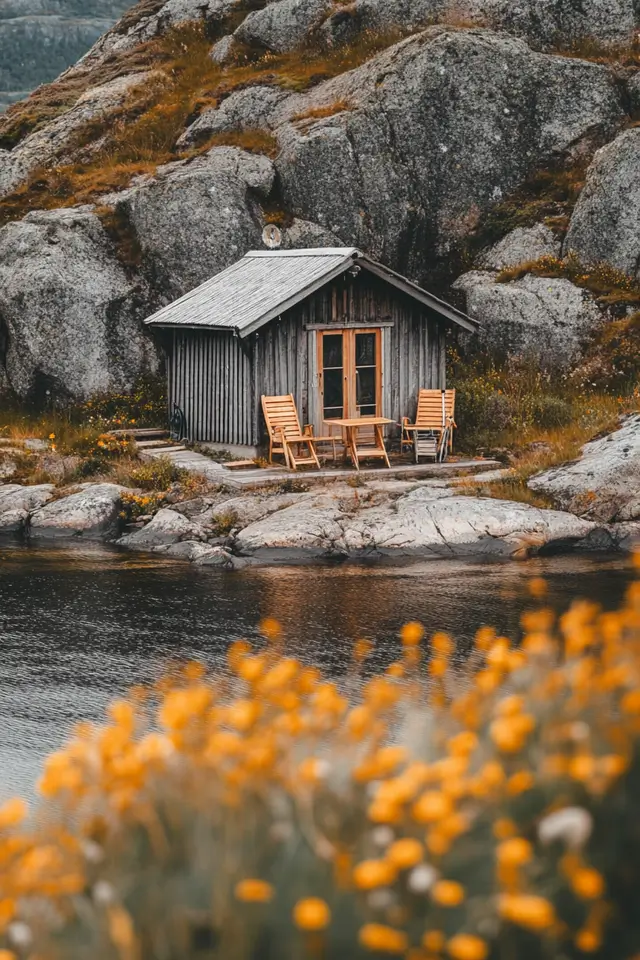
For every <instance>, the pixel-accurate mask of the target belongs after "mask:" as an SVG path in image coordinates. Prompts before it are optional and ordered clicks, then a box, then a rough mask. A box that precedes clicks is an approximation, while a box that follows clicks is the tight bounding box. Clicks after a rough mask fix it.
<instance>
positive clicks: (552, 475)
mask: <svg viewBox="0 0 640 960" xmlns="http://www.w3.org/2000/svg"><path fill="white" fill-rule="evenodd" d="M529 486H530V487H531V489H532V490H536V491H540V492H542V493H546V494H548V495H549V496H551V497H553V498H554V499H555V500H556V501H557V502H558V503H559V504H560V505H561V506H562V507H563V508H564V509H568V510H571V511H573V512H574V513H578V514H581V515H582V516H585V517H588V518H590V519H596V520H600V521H606V522H614V521H615V522H624V521H633V520H640V416H632V417H628V418H627V419H626V420H625V421H624V422H623V424H622V425H621V427H620V429H619V430H616V431H615V432H614V433H610V434H609V435H608V436H606V437H602V438H601V439H599V440H594V441H592V442H591V443H588V444H586V446H584V447H583V449H582V455H581V457H580V459H579V460H576V461H575V463H570V464H563V465H562V466H560V467H555V468H554V469H552V470H548V471H546V472H545V473H542V474H539V475H538V476H536V477H533V478H532V479H531V480H530V481H529Z"/></svg>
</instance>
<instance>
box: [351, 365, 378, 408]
mask: <svg viewBox="0 0 640 960" xmlns="http://www.w3.org/2000/svg"><path fill="white" fill-rule="evenodd" d="M375 402H376V368H375V367H361V369H360V370H358V373H357V375H356V403H357V404H358V406H359V407H360V406H362V405H363V404H367V405H368V404H375Z"/></svg>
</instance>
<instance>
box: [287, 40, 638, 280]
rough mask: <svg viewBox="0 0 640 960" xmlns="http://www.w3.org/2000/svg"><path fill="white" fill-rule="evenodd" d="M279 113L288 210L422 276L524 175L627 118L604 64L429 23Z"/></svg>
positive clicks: (610, 131) (602, 136)
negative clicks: (321, 114) (317, 115)
mask: <svg viewBox="0 0 640 960" xmlns="http://www.w3.org/2000/svg"><path fill="white" fill-rule="evenodd" d="M344 104H346V105H347V107H346V108H345V107H344V106H343V105H344ZM334 105H336V112H335V115H332V116H328V117H325V118H322V119H318V120H316V121H315V122H312V121H304V122H302V121H299V120H297V119H296V118H300V117H301V116H302V117H305V116H307V117H309V116H311V117H313V111H317V110H320V109H322V108H324V109H325V110H328V111H329V112H331V108H332V107H333V106H334ZM288 109H289V122H288V123H285V122H284V120H285V119H286V117H285V116H284V114H285V110H284V109H283V108H279V110H278V116H279V117H282V121H281V122H280V125H279V126H278V127H277V134H278V138H279V141H280V146H281V152H280V154H279V155H278V157H277V158H276V160H275V165H276V169H277V172H278V175H279V179H280V184H281V190H282V195H283V199H284V203H285V206H286V208H287V209H288V210H290V211H291V212H292V213H293V214H294V215H295V216H297V217H299V218H300V219H305V220H309V221H311V222H314V223H318V224H320V225H322V226H323V227H325V228H326V229H328V230H330V231H331V232H332V233H335V234H337V235H338V236H340V237H342V239H343V241H344V242H346V243H349V244H354V245H357V246H360V247H364V248H365V249H367V250H369V251H370V252H371V253H373V254H374V255H375V256H377V257H378V258H380V259H381V260H383V261H385V262H387V263H389V264H391V265H393V266H396V267H398V268H400V269H402V270H404V271H405V272H406V273H408V274H409V275H411V276H415V277H416V278H418V279H422V280H423V281H424V280H426V277H425V276H423V271H424V265H425V261H426V260H428V259H431V258H433V257H438V256H440V257H444V256H446V255H447V254H448V253H449V252H450V251H451V250H452V249H453V248H455V247H456V246H457V245H458V244H460V243H461V241H463V240H464V239H465V238H466V237H467V236H468V235H469V233H470V232H471V231H472V230H474V229H475V228H476V227H477V225H478V223H479V222H480V220H481V218H482V216H483V214H484V213H486V211H488V210H489V209H490V208H491V207H492V206H493V205H495V204H496V203H497V202H498V201H499V200H501V199H502V198H503V197H504V196H505V195H506V194H507V193H508V192H509V191H511V190H513V189H514V188H515V186H516V185H517V184H518V183H520V182H522V180H523V179H524V178H525V177H526V175H527V173H528V172H529V171H531V170H532V169H534V168H536V167H538V166H540V165H541V164H544V163H546V162H548V161H550V160H551V159H552V158H553V157H557V156H559V155H563V154H571V153H572V152H575V151H578V152H579V151H580V150H583V149H586V148H587V145H592V144H593V143H598V142H600V143H601V142H603V141H604V140H606V139H607V138H608V137H610V136H611V135H612V134H613V133H615V131H616V129H617V128H618V126H619V124H620V123H621V121H622V118H623V112H622V107H621V102H620V99H619V93H618V91H617V89H616V87H615V84H614V83H613V79H612V76H611V74H610V72H609V71H608V69H607V68H605V67H601V66H598V65H595V64H589V63H585V62H583V61H580V60H570V59H563V58H561V57H552V56H547V55H543V54H539V53H534V52H533V51H532V50H531V49H530V48H529V47H527V46H526V44H524V43H523V42H521V41H519V40H515V39H512V38H509V37H506V36H504V35H496V34H492V33H490V32H488V31H482V30H465V31H456V30H447V29H442V28H435V27H434V28H432V29H429V30H426V31H425V32H424V33H422V34H419V35H417V36H415V37H412V38H410V39H408V40H406V41H403V42H401V43H399V44H396V45H395V46H393V47H392V48H391V49H389V50H387V51H385V52H384V53H381V54H379V55H378V56H377V57H375V58H373V59H372V60H370V61H369V62H367V63H366V64H364V65H363V66H362V67H359V68H358V69H356V70H353V71H351V72H350V73H347V74H344V75H342V76H339V77H337V78H335V79H334V80H330V81H328V82H326V83H324V84H321V85H320V86H318V87H317V88H315V89H314V90H312V91H311V92H310V93H309V94H308V95H306V96H305V97H295V98H293V99H292V101H291V105H290V107H289V108H288ZM589 148H590V147H589Z"/></svg>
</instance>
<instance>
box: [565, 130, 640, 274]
mask: <svg viewBox="0 0 640 960" xmlns="http://www.w3.org/2000/svg"><path fill="white" fill-rule="evenodd" d="M565 250H566V251H567V252H571V251H573V252H574V253H575V254H576V255H577V256H578V258H579V259H580V260H581V261H582V262H583V263H585V264H595V263H599V262H601V261H606V262H607V263H610V264H611V265H612V266H614V267H616V268H617V269H618V270H621V271H622V272H623V273H626V274H629V275H630V276H635V277H637V278H640V128H638V127H635V128H632V129H630V130H625V131H624V133H621V134H620V136H619V137H617V138H616V139H615V140H614V141H613V142H612V143H609V144H607V146H606V147H603V148H602V149H601V150H599V151H598V153H597V154H596V156H595V159H594V161H593V163H592V164H591V167H590V168H589V172H588V175H587V182H586V185H585V187H584V190H583V191H582V193H581V194H580V197H579V199H578V202H577V204H576V207H575V209H574V211H573V216H572V217H571V223H570V225H569V232H568V233H567V238H566V242H565Z"/></svg>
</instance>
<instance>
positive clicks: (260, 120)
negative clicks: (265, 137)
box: [176, 84, 291, 149]
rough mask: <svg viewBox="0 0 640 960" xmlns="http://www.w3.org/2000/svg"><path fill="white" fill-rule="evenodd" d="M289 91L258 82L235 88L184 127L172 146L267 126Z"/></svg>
mask: <svg viewBox="0 0 640 960" xmlns="http://www.w3.org/2000/svg"><path fill="white" fill-rule="evenodd" d="M290 96H291V95H290V94H289V93H287V91H286V90H282V89H281V88H280V87H268V86H263V85H261V84H258V85H257V86H255V87H245V88H244V89H242V90H236V91H234V92H233V93H231V94H229V96H228V97H227V98H226V99H225V100H223V101H222V103H221V104H220V106H219V107H215V108H210V109H208V110H204V111H203V113H201V114H200V116H199V117H198V119H197V120H194V122H193V123H192V124H191V125H190V126H189V127H187V129H186V130H185V132H184V133H183V134H182V136H181V137H180V138H179V140H178V141H177V143H176V146H177V147H178V148H180V149H184V148H188V147H191V146H193V145H194V144H197V143H202V142H205V141H206V140H207V139H208V138H209V137H212V136H214V135H215V134H218V133H227V132H228V131H230V130H234V131H235V130H256V129H264V128H265V127H268V126H270V115H271V113H272V112H273V111H274V110H275V109H276V107H278V106H280V105H281V104H282V103H283V102H284V101H285V100H288V99H289V98H290Z"/></svg>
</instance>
